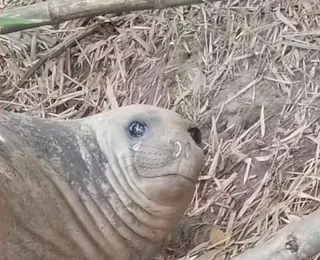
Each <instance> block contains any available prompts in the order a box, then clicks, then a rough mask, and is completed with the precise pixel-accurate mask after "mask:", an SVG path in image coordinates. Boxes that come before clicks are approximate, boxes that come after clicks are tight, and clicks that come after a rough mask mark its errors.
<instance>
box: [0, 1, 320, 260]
mask: <svg viewBox="0 0 320 260" xmlns="http://www.w3.org/2000/svg"><path fill="white" fill-rule="evenodd" d="M20 4H26V1H24V2H22V1H21V2H19V1H15V2H8V7H12V6H13V5H20ZM319 8H320V5H319V4H318V3H317V1H313V0H303V1H298V0H296V1H295V0H293V1H280V0H274V1H259V0H257V1H250V0H248V1H234V2H232V3H230V2H228V3H225V2H223V1H216V2H213V3H212V4H210V3H206V4H202V5H195V6H192V7H179V8H172V9H166V10H161V11H160V10H156V11H141V12H133V13H123V14H121V15H119V16H116V17H113V18H110V19H109V18H108V17H107V16H105V17H95V18H92V19H79V20H75V21H70V22H65V23H63V24H61V25H60V26H59V28H58V27H50V26H49V27H44V28H36V29H33V30H29V31H26V32H23V33H22V32H19V33H13V34H10V35H1V36H0V40H1V41H0V48H1V49H0V52H1V56H2V59H3V60H4V62H3V64H2V72H1V74H0V83H1V85H0V86H1V88H2V90H1V93H0V107H1V108H3V109H5V110H8V111H9V110H10V111H17V112H25V113H28V114H32V115H38V116H42V117H59V118H65V119H68V118H78V117H84V116H88V115H90V114H94V113H97V112H99V111H102V110H103V109H109V108H111V107H113V106H118V105H120V106H121V105H125V104H132V103H148V104H155V105H158V106H162V107H166V108H170V109H173V110H176V111H177V112H179V113H180V114H181V115H182V116H184V117H186V118H189V119H190V120H193V121H195V122H196V123H197V124H198V125H199V127H200V128H201V130H202V132H203V138H204V143H205V147H204V150H205V154H206V163H205V167H204V169H203V171H202V174H201V177H200V180H199V184H198V186H197V191H196V194H195V196H194V200H193V201H192V203H191V205H190V208H189V209H188V212H186V216H185V219H184V220H183V221H182V222H181V225H180V226H179V227H178V228H177V230H176V231H175V232H174V234H173V235H172V236H171V237H169V238H168V241H167V244H166V246H164V247H163V250H162V252H161V254H160V255H159V256H157V259H166V260H173V259H174V260H177V259H187V258H186V256H187V255H189V256H190V258H188V259H199V260H200V259H207V260H208V259H218V260H221V259H227V258H228V257H229V256H231V255H234V254H237V253H239V252H241V251H243V250H244V249H245V248H247V247H249V246H250V245H252V244H253V243H254V242H256V241H257V240H258V239H264V238H266V237H267V236H268V235H270V234H272V233H274V232H275V231H276V230H278V229H280V228H282V227H283V226H285V225H287V224H289V223H291V222H292V221H295V220H297V219H299V218H300V217H302V216H304V215H306V214H309V213H310V212H312V211H314V210H315V209H316V208H317V207H318V203H319V200H318V199H317V195H318V193H319V191H318V189H319V183H318V182H319V175H318V171H317V168H318V167H319V164H318V157H319V155H318V154H319V144H320V139H319V122H320V121H319V119H318V117H319V115H320V114H319V111H318V110H319V105H318V103H317V101H318V99H319V84H320V79H319V66H318V65H319V62H320V59H319V50H320V47H319V46H320V38H319V29H318V28H319V21H318V20H319V17H318V16H317V12H316V11H315V10H320V9H319ZM92 26H93V27H94V28H95V30H93V32H91V33H90V34H89V35H87V37H85V38H82V39H80V37H79V34H81V32H82V31H83V30H86V29H89V28H92ZM77 37H79V38H77ZM76 38H77V40H75V39H76ZM70 39H71V40H70ZM68 41H69V42H70V41H71V42H72V46H70V48H63V47H61V48H60V47H59V46H63V44H64V43H66V42H68ZM59 44H60V45H59ZM56 49H59V50H61V52H60V53H59V55H55V50H56ZM49 54H53V55H51V56H50V55H49ZM43 57H49V58H48V59H47V60H43V63H42V64H41V66H40V67H39V68H38V69H37V70H35V71H34V72H33V73H31V75H29V76H28V77H27V79H26V81H25V82H24V83H23V84H21V83H22V82H21V80H22V79H23V77H24V75H25V73H27V72H28V71H29V70H32V69H33V68H34V67H35V65H36V63H37V62H38V61H39V60H41V59H42V58H43ZM204 253H206V254H207V255H206V258H201V256H202V255H203V254H204ZM191 256H198V257H199V258H191Z"/></svg>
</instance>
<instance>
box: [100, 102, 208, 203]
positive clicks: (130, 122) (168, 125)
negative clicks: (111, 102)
mask: <svg viewBox="0 0 320 260" xmlns="http://www.w3.org/2000/svg"><path fill="white" fill-rule="evenodd" d="M102 114H103V113H102ZM95 122H98V123H97V125H96V126H95V127H94V128H95V131H96V133H97V139H98V143H99V144H100V146H101V150H102V151H103V152H104V153H105V154H106V156H107V158H108V160H109V162H110V165H111V168H112V170H113V172H116V173H117V178H122V180H124V181H126V182H127V183H129V184H130V185H131V186H132V187H133V189H137V190H139V191H141V192H142V193H143V194H144V195H145V196H146V197H148V199H150V200H151V201H153V202H155V203H157V204H160V205H164V206H175V205H179V206H180V205H184V206H185V204H187V203H189V202H190V199H191V197H192V195H193V192H194V189H195V183H196V181H197V179H198V175H199V173H200V171H201V168H202V166H203V163H204V154H203V151H202V149H201V148H200V143H201V132H200V130H199V129H198V128H197V127H196V126H195V125H193V124H192V123H190V122H189V121H187V120H185V119H183V118H182V117H181V116H180V115H178V114H176V113H175V112H173V111H170V110H167V109H163V108H159V107H154V106H148V105H131V106H125V107H121V108H118V109H115V110H112V111H109V112H106V114H105V116H101V117H100V118H99V120H95ZM120 175H121V176H120Z"/></svg>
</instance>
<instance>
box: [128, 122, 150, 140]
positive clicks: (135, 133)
mask: <svg viewBox="0 0 320 260" xmlns="http://www.w3.org/2000/svg"><path fill="white" fill-rule="evenodd" d="M145 131H146V125H145V124H142V123H140V122H138V121H134V122H132V123H131V124H130V125H129V133H130V135H131V136H132V137H135V138H137V137H141V136H143V135H144V133H145Z"/></svg>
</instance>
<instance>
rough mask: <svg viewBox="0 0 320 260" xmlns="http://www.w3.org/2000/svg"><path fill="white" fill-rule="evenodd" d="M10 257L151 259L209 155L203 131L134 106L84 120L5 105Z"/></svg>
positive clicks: (4, 188) (2, 164)
mask: <svg viewBox="0 0 320 260" xmlns="http://www.w3.org/2000/svg"><path fill="white" fill-rule="evenodd" d="M0 136H1V139H0V181H1V182H0V183H1V184H0V185H1V186H0V188H1V189H0V192H1V194H0V195H1V197H0V198H1V210H0V213H1V216H0V219H1V247H0V248H1V256H2V260H9V259H10V260H21V259H28V260H40V259H46V260H146V259H148V260H150V259H152V256H154V254H155V253H156V251H157V249H158V247H159V245H160V244H161V242H162V241H163V239H164V238H165V236H166V235H167V234H168V233H169V232H170V231H171V230H172V229H173V228H174V227H175V225H176V224H177V223H178V222H179V220H180V219H181V218H182V216H183V214H184V212H185V210H186V208H187V206H188V204H189V203H190V201H191V199H192V196H193V193H194V190H195V184H196V181H197V178H198V175H199V173H200V171H201V169H202V166H203V163H204V154H203V151H202V149H201V147H200V145H199V144H200V143H201V132H200V130H199V129H198V128H197V127H196V126H195V125H193V124H191V123H190V122H189V121H186V120H184V119H183V118H182V117H180V116H179V115H178V114H176V113H175V112H173V111H171V110H167V109H163V108H159V107H154V106H148V105H130V106H125V107H121V108H117V109H115V110H110V111H106V112H102V113H99V114H96V115H93V116H90V117H87V118H81V119H74V120H55V119H43V118H42V119H41V118H36V117H31V116H29V117H28V116H26V115H22V114H18V113H10V112H0Z"/></svg>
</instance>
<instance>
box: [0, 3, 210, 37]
mask: <svg viewBox="0 0 320 260" xmlns="http://www.w3.org/2000/svg"><path fill="white" fill-rule="evenodd" d="M213 1H214V0H213ZM201 3H203V1H202V0H49V1H47V2H42V3H39V4H33V5H28V6H23V7H16V8H12V9H4V10H2V11H1V10H0V34H7V33H12V32H16V31H21V30H26V29H30V28H35V27H39V26H43V25H54V24H59V23H62V22H65V21H69V20H73V19H77V18H84V17H92V16H97V15H105V14H111V13H122V12H130V11H137V10H146V9H163V8H169V7H176V6H183V5H193V4H201Z"/></svg>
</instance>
